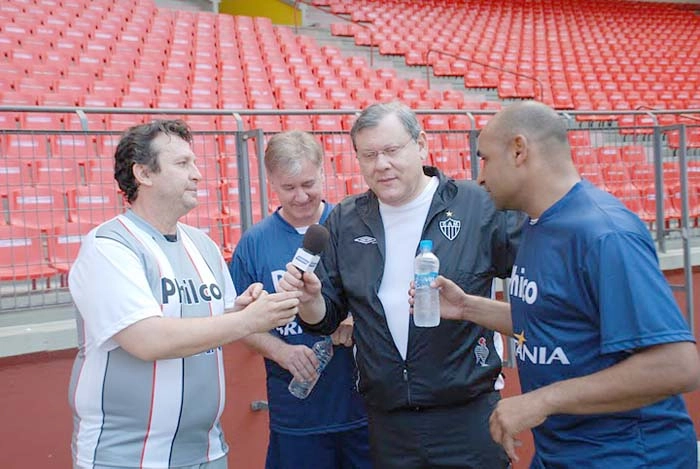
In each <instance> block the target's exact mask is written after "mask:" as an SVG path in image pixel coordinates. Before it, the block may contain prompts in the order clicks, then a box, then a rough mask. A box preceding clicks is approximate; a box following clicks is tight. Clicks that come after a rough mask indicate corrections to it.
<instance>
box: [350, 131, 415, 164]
mask: <svg viewBox="0 0 700 469" xmlns="http://www.w3.org/2000/svg"><path fill="white" fill-rule="evenodd" d="M411 142H417V140H416V139H415V138H413V137H409V139H408V140H406V142H404V143H403V144H392V145H387V146H385V147H384V148H382V149H379V150H373V151H364V152H362V151H361V152H357V159H358V161H360V162H361V163H373V162H375V161H377V158H379V155H384V156H386V157H387V158H389V159H393V158H394V157H396V156H397V155H398V154H399V153H401V151H402V150H403V149H404V148H406V146H407V145H408V144H409V143H411Z"/></svg>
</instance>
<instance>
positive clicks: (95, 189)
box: [66, 179, 124, 225]
mask: <svg viewBox="0 0 700 469" xmlns="http://www.w3.org/2000/svg"><path fill="white" fill-rule="evenodd" d="M66 197H67V201H68V204H67V208H68V219H69V221H70V222H73V223H82V224H86V225H97V224H99V223H102V222H103V221H106V220H109V219H110V218H112V217H114V216H116V215H118V214H119V213H121V212H122V211H123V209H124V207H123V204H122V196H121V195H120V194H119V193H118V192H117V187H116V183H115V182H114V179H112V182H111V183H107V182H105V183H103V184H88V185H85V186H77V187H75V188H72V189H68V190H67V191H66Z"/></svg>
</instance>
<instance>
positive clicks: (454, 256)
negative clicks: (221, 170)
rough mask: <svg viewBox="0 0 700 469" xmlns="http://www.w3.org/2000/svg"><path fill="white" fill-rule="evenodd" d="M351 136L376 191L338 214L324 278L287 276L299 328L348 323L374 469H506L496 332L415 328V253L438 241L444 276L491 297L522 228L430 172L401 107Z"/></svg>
mask: <svg viewBox="0 0 700 469" xmlns="http://www.w3.org/2000/svg"><path fill="white" fill-rule="evenodd" d="M350 135H351V138H352V140H353V145H354V147H355V151H356V153H357V158H358V161H359V164H360V170H361V172H362V175H363V177H364V179H365V182H366V183H367V185H368V186H369V188H370V190H369V191H367V192H366V193H364V194H360V195H356V196H352V197H348V198H346V199H345V200H343V201H342V202H341V203H340V204H339V205H338V206H337V207H336V208H335V209H334V211H333V212H332V213H331V214H330V216H329V218H328V220H327V222H326V226H327V227H328V229H329V231H330V233H331V237H330V242H329V246H328V247H327V248H326V250H325V251H324V253H323V256H322V268H321V269H319V271H318V277H317V276H316V275H314V274H313V273H307V274H305V275H303V276H302V275H301V274H300V273H299V272H298V271H297V270H296V269H294V267H292V266H291V264H290V265H288V270H287V273H286V274H285V276H284V279H283V280H282V281H281V283H280V286H281V287H282V288H284V289H289V290H295V289H298V290H302V291H303V292H304V296H303V297H302V298H301V301H302V304H301V305H300V314H299V316H300V318H301V320H302V323H303V324H304V326H305V327H307V328H308V329H310V330H312V331H316V332H319V333H326V334H328V333H330V332H332V331H333V330H335V328H336V327H337V326H338V324H339V323H340V321H342V320H343V319H344V318H345V317H346V315H347V312H348V311H352V314H353V318H354V321H355V329H354V340H355V343H356V344H357V355H356V360H357V365H358V368H359V372H360V379H359V390H360V392H361V393H362V395H363V397H364V399H365V402H366V405H367V410H368V416H369V429H370V445H371V449H372V459H373V463H374V465H375V467H377V468H382V469H389V468H401V469H412V468H416V469H418V468H438V467H439V468H472V469H476V468H483V469H496V468H504V467H507V466H508V458H507V457H506V455H505V453H504V452H503V450H502V448H501V447H500V446H498V445H497V444H496V443H495V442H494V441H493V440H492V439H491V437H490V436H489V430H488V419H489V416H490V414H491V412H492V410H493V408H494V407H495V405H496V403H497V402H498V400H499V399H500V394H499V392H498V391H497V388H498V384H499V379H500V378H499V377H500V372H501V358H500V357H499V353H497V352H498V347H499V343H498V341H497V340H496V339H495V336H494V333H493V331H491V330H488V329H485V328H482V327H480V326H478V325H476V324H472V323H466V322H462V323H460V322H455V321H449V320H448V321H442V323H441V324H440V325H439V326H437V327H434V328H421V327H416V326H415V325H414V324H413V321H412V320H411V318H410V315H409V304H408V287H409V283H410V281H411V280H412V278H413V260H414V258H415V256H416V251H417V247H418V243H419V241H420V240H421V239H431V240H432V241H433V251H434V252H435V254H436V255H437V256H438V258H439V259H440V262H441V265H440V274H442V275H443V276H445V277H448V278H450V279H452V280H453V281H455V282H456V283H457V284H459V285H460V286H461V287H462V288H463V289H464V290H465V291H468V292H470V293H473V294H476V295H481V296H490V294H491V288H492V281H493V279H494V278H495V277H501V278H503V277H506V276H508V275H509V274H510V270H511V268H512V264H513V259H514V257H515V252H516V248H517V242H516V238H517V236H518V234H519V231H520V224H521V222H522V216H520V214H516V213H512V212H510V213H509V212H501V211H497V210H496V208H495V207H494V205H493V203H492V202H491V200H490V198H489V196H488V194H487V193H486V192H485V191H484V190H483V189H481V188H480V187H478V186H477V185H476V184H474V183H473V182H471V181H454V180H451V179H448V178H447V177H445V176H444V175H443V174H442V173H440V172H439V171H438V170H437V169H436V168H433V167H430V166H425V167H424V166H423V163H424V161H425V160H426V159H427V157H428V148H427V139H426V135H425V133H424V132H423V131H422V130H421V128H420V125H419V124H418V121H417V119H416V116H415V114H414V113H413V112H412V111H411V110H410V109H409V108H408V107H406V106H404V105H402V104H399V103H390V104H374V105H372V106H370V107H368V108H367V109H365V110H364V111H363V112H362V114H361V115H360V116H359V117H358V118H357V120H356V121H355V124H354V125H353V128H352V130H351V132H350ZM319 278H320V279H322V282H321V280H319ZM498 338H499V339H500V337H498ZM477 347H478V350H479V353H477ZM484 347H486V350H488V352H486V351H484Z"/></svg>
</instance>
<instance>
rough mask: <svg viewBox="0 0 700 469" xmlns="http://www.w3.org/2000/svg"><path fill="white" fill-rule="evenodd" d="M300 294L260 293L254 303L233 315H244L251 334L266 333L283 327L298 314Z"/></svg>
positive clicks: (291, 292)
mask: <svg viewBox="0 0 700 469" xmlns="http://www.w3.org/2000/svg"><path fill="white" fill-rule="evenodd" d="M300 296H301V293H300V292H295V291H286V292H281V293H267V292H266V291H264V290H263V291H262V292H261V293H260V295H259V296H258V298H256V299H255V301H253V302H251V303H250V304H249V305H248V306H246V307H245V308H244V309H242V310H241V311H239V312H237V313H234V314H241V315H245V319H246V322H247V323H248V324H249V326H250V327H251V332H267V331H269V330H271V329H274V328H276V327H281V326H284V325H285V324H287V323H289V322H290V321H292V320H293V319H294V317H295V316H296V314H297V313H298V312H299V297H300Z"/></svg>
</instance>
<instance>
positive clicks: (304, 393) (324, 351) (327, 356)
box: [288, 336, 333, 399]
mask: <svg viewBox="0 0 700 469" xmlns="http://www.w3.org/2000/svg"><path fill="white" fill-rule="evenodd" d="M311 350H313V351H314V353H315V354H316V358H318V368H316V377H315V378H314V379H312V380H310V381H299V380H297V379H296V378H292V380H291V381H290V382H289V387H288V389H289V392H290V393H292V396H294V397H296V398H299V399H306V398H307V397H308V396H309V394H311V390H312V389H313V388H314V386H315V385H316V381H318V378H320V377H321V372H322V371H323V369H324V368H325V367H326V365H328V362H330V361H331V358H333V341H332V340H331V338H330V336H326V337H325V338H324V339H322V340H319V341H318V342H316V343H315V344H314V345H313V346H312V347H311Z"/></svg>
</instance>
